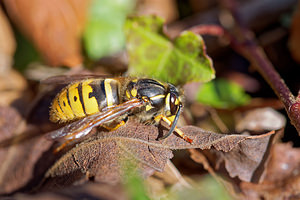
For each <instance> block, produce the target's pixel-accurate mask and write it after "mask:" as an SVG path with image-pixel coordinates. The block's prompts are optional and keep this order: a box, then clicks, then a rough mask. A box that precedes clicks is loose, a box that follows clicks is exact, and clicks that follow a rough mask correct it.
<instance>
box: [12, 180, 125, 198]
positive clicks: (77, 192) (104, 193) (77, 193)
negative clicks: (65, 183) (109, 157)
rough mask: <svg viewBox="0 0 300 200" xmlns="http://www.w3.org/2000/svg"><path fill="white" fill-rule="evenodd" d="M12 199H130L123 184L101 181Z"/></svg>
mask: <svg viewBox="0 0 300 200" xmlns="http://www.w3.org/2000/svg"><path fill="white" fill-rule="evenodd" d="M12 199H16V200H39V199H40V200H47V199H49V200H52V199H56V200H68V199H70V200H72V199H110V200H125V199H129V198H128V197H127V194H126V193H125V192H124V189H123V188H122V186H119V185H118V186H110V185H107V184H101V183H87V184H83V185H80V186H72V187H69V188H66V189H64V190H57V191H51V192H40V193H38V194H35V195H29V194H17V195H15V196H14V197H13V198H12Z"/></svg>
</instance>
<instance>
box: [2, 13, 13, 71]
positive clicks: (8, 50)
mask: <svg viewBox="0 0 300 200" xmlns="http://www.w3.org/2000/svg"><path fill="white" fill-rule="evenodd" d="M15 49H16V44H15V39H14V36H13V32H12V30H11V27H10V25H9V22H8V20H7V18H6V17H5V14H4V13H3V10H2V9H1V7H0V74H4V73H5V72H6V71H8V69H9V68H10V67H11V65H12V62H13V58H12V57H13V54H14V53H15Z"/></svg>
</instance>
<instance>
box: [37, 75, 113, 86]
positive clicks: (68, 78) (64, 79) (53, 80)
mask: <svg viewBox="0 0 300 200" xmlns="http://www.w3.org/2000/svg"><path fill="white" fill-rule="evenodd" d="M109 77H111V76H109V75H100V74H70V75H58V76H52V77H49V78H46V79H44V80H41V81H40V83H41V84H43V85H66V84H69V83H72V82H76V81H82V80H86V79H90V78H95V79H96V78H101V79H104V78H109Z"/></svg>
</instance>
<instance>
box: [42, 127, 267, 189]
mask: <svg viewBox="0 0 300 200" xmlns="http://www.w3.org/2000/svg"><path fill="white" fill-rule="evenodd" d="M181 130H182V131H183V132H185V133H186V135H188V136H189V137H190V138H192V139H193V140H194V141H193V144H190V143H187V142H186V141H184V140H183V139H182V138H180V137H179V136H177V135H175V134H173V135H171V136H170V137H168V138H167V139H165V140H162V141H157V140H156V139H157V138H158V136H159V135H160V134H161V133H163V134H166V133H167V131H168V129H166V128H164V127H160V128H157V127H155V126H147V125H143V124H139V123H136V122H128V123H127V124H126V125H125V126H122V127H120V128H119V129H117V130H116V131H113V132H100V133H99V134H97V135H95V136H93V137H92V136H91V137H90V138H89V139H88V140H86V141H84V142H82V143H80V144H78V145H77V146H76V147H74V148H73V149H72V150H70V151H69V152H67V153H66V154H65V155H64V156H63V157H61V158H60V159H59V160H58V161H57V162H56V164H55V165H53V167H52V168H51V169H50V170H49V171H48V172H47V174H46V177H47V178H48V179H47V180H46V183H47V182H48V183H50V186H49V185H48V186H46V187H53V186H55V185H58V184H60V185H63V186H65V185H67V184H70V183H72V182H74V181H76V179H77V180H78V179H80V178H83V177H84V176H88V177H89V178H90V177H94V178H95V180H96V181H101V182H108V183H114V182H117V181H120V177H121V174H122V172H123V171H124V165H123V164H120V163H122V162H123V161H124V160H125V161H126V160H131V161H133V160H135V161H136V162H137V168H138V169H139V170H140V171H141V172H142V175H143V176H144V177H146V176H149V175H151V174H152V173H153V172H154V171H163V170H164V166H165V164H166V162H167V161H168V160H169V159H170V158H172V156H173V154H172V152H171V150H172V149H188V148H200V149H210V148H214V149H216V150H218V151H224V152H228V151H231V150H233V149H234V148H242V147H243V144H244V143H243V141H247V140H255V142H256V143H257V144H259V142H260V138H267V139H268V138H269V137H270V134H269V135H263V136H245V135H223V134H217V133H213V132H209V131H205V130H202V129H200V128H198V127H194V126H186V127H183V128H182V129H181ZM258 138H259V139H258ZM267 139H266V140H267ZM239 144H241V145H239ZM246 144H247V143H246ZM70 179H71V180H70Z"/></svg>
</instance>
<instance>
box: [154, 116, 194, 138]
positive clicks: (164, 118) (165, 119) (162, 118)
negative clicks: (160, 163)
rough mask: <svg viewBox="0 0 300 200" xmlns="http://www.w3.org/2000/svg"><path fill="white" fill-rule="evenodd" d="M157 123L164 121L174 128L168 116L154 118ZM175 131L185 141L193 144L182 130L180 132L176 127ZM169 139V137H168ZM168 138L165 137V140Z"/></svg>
mask: <svg viewBox="0 0 300 200" xmlns="http://www.w3.org/2000/svg"><path fill="white" fill-rule="evenodd" d="M154 120H155V121H160V120H163V121H165V122H166V123H167V124H168V125H169V126H170V127H171V126H172V121H171V120H169V119H168V118H167V117H166V116H164V115H158V116H156V117H155V118H154ZM174 131H175V132H176V133H177V134H178V135H179V136H180V137H182V138H183V139H184V140H185V141H187V142H189V143H192V142H193V140H192V139H190V138H189V137H188V136H186V135H185V134H184V133H183V132H182V131H181V130H179V129H178V128H177V127H175V129H174ZM167 137H168V135H167ZM167 137H163V139H165V138H167Z"/></svg>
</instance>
